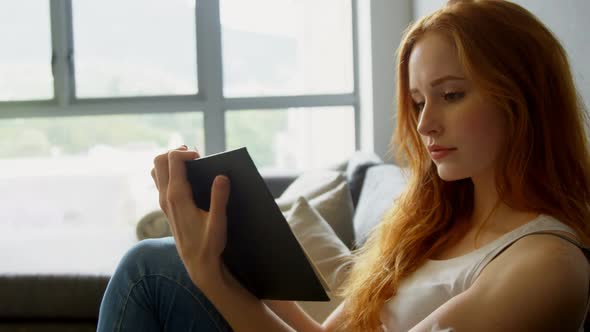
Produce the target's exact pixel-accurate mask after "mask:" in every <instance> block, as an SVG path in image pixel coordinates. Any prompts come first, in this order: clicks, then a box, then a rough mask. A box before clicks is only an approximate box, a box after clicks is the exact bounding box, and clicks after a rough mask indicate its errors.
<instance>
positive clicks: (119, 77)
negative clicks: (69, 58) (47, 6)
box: [72, 0, 197, 98]
mask: <svg viewBox="0 0 590 332" xmlns="http://www.w3.org/2000/svg"><path fill="white" fill-rule="evenodd" d="M72 7H73V9H72V11H73V20H74V24H73V27H74V48H75V68H76V69H75V70H76V95H77V96H78V97H81V98H87V97H120V96H147V95H152V96H153V95H170V94H195V93H196V92H197V70H196V40H195V38H196V37H195V35H196V34H195V29H196V28H195V1H194V0H193V1H188V0H174V1H172V0H125V1H118V0H102V1H73V2H72Z"/></svg>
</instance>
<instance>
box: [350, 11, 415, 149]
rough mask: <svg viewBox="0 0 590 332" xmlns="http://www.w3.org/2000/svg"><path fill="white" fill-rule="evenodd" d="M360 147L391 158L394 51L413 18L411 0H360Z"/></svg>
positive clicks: (393, 111)
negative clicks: (388, 154) (389, 155)
mask: <svg viewBox="0 0 590 332" xmlns="http://www.w3.org/2000/svg"><path fill="white" fill-rule="evenodd" d="M357 4H358V7H357V10H358V40H359V47H358V56H359V73H360V74H359V93H360V109H361V118H360V126H361V132H362V136H361V150H363V151H372V152H375V153H376V154H377V155H379V156H380V157H381V158H383V159H387V160H388V156H387V152H388V150H389V141H390V138H391V135H392V134H393V126H394V121H393V116H394V114H395V76H396V72H395V52H396V50H397V47H398V45H399V43H400V41H401V35H402V32H403V31H404V30H405V28H406V27H407V26H408V24H409V23H410V21H411V20H412V1H411V0H395V1H392V0H370V1H368V0H358V1H357Z"/></svg>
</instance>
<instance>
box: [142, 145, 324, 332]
mask: <svg viewBox="0 0 590 332" xmlns="http://www.w3.org/2000/svg"><path fill="white" fill-rule="evenodd" d="M198 157H199V154H198V153H197V152H196V151H189V150H188V148H187V147H186V146H182V147H180V148H178V149H176V150H171V151H169V152H167V153H164V154H161V155H158V156H157V157H156V158H155V159H154V168H153V169H152V177H153V179H154V182H155V184H156V187H157V188H158V192H159V198H160V206H161V208H162V210H163V211H164V213H165V214H166V216H167V217H168V221H169V224H170V229H171V232H172V235H173V236H174V240H175V245H176V249H177V251H178V254H179V256H180V258H181V260H182V263H183V265H184V266H185V268H186V270H187V272H188V274H189V277H190V278H191V280H192V281H193V283H194V284H195V285H196V286H197V287H198V288H199V289H200V290H201V292H203V294H204V295H205V296H206V297H207V298H208V299H209V301H211V303H212V304H213V305H214V306H215V308H216V309H217V311H219V313H220V314H221V315H222V316H223V317H224V318H225V320H226V321H227V322H228V323H229V325H230V326H231V327H232V328H233V330H235V331H238V332H242V331H294V329H293V328H292V327H291V326H289V325H288V324H287V323H286V322H285V321H283V320H282V319H281V318H280V317H279V316H277V315H276V314H275V313H274V312H273V311H272V310H271V309H269V308H268V307H267V306H266V305H265V304H264V303H263V302H262V301H260V300H259V299H258V298H257V297H255V296H254V295H252V294H251V293H250V292H249V291H248V290H247V289H246V288H244V287H243V286H242V285H241V284H240V283H239V282H238V280H237V279H235V278H234V276H233V275H232V274H231V273H230V272H229V270H228V269H227V267H226V266H225V264H224V263H223V260H222V259H221V255H222V253H223V250H224V248H225V245H226V242H227V215H226V208H227V202H228V200H229V194H230V190H231V189H230V182H229V179H228V178H227V177H224V176H218V177H216V178H215V181H213V185H212V188H211V204H210V207H209V211H206V210H202V209H200V208H199V207H197V206H196V205H195V202H194V200H193V198H192V190H191V187H190V185H189V183H188V182H187V179H186V166H185V161H186V160H192V159H195V158H198ZM300 317H301V316H295V318H296V319H295V321H291V323H292V324H295V326H299V325H300V324H301V322H300V319H301V318H300ZM288 318H289V319H291V320H292V318H293V317H288ZM303 322H304V323H305V321H303ZM313 327H314V326H313V325H311V327H309V329H308V327H307V326H306V327H305V329H304V330H302V331H306V330H309V331H312V332H315V331H317V330H316V329H313Z"/></svg>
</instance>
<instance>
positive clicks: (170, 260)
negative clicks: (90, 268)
mask: <svg viewBox="0 0 590 332" xmlns="http://www.w3.org/2000/svg"><path fill="white" fill-rule="evenodd" d="M119 271H125V272H126V273H128V274H130V275H129V277H130V278H134V277H133V276H135V277H138V276H145V275H150V274H162V273H166V274H169V273H179V272H180V273H182V272H183V271H184V266H183V264H182V261H181V260H180V257H179V256H178V252H177V251H176V245H175V243H174V238H173V237H165V238H157V239H145V240H141V241H139V242H138V243H136V244H135V245H133V246H132V247H131V248H130V249H129V250H128V251H127V252H126V253H125V255H123V257H122V258H121V260H120V262H119V266H118V267H117V272H119Z"/></svg>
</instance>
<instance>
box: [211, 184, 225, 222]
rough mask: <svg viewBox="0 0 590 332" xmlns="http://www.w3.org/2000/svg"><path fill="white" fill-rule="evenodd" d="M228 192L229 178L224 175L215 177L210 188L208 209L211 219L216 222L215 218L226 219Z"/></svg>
mask: <svg viewBox="0 0 590 332" xmlns="http://www.w3.org/2000/svg"><path fill="white" fill-rule="evenodd" d="M229 192H230V182H229V178H228V177H227V176H225V175H218V176H216V177H215V180H214V181H213V186H212V188H211V206H210V209H209V213H210V214H211V218H212V219H214V220H217V218H220V217H221V218H225V217H226V207H227V202H228V200H229Z"/></svg>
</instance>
